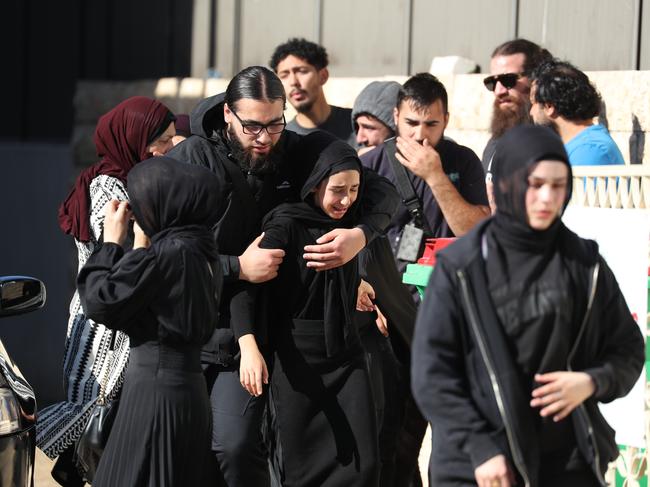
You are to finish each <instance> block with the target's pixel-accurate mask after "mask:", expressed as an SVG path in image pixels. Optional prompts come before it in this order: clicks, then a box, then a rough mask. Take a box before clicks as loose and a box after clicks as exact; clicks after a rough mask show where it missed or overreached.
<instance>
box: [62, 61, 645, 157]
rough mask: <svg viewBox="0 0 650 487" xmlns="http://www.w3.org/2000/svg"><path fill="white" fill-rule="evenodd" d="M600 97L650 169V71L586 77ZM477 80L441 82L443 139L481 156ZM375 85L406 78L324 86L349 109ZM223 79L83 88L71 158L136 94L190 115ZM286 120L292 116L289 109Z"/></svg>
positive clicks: (484, 131)
mask: <svg viewBox="0 0 650 487" xmlns="http://www.w3.org/2000/svg"><path fill="white" fill-rule="evenodd" d="M587 74H588V75H589V78H590V79H591V80H592V82H593V83H594V84H595V85H596V87H597V88H598V90H599V91H600V92H601V94H602V97H603V100H604V103H605V111H604V113H603V114H602V115H601V120H600V122H601V123H603V124H605V125H607V126H608V128H609V130H610V132H611V134H612V137H613V138H614V140H615V141H616V143H617V144H618V146H619V148H620V149H621V152H622V153H623V156H624V157H625V160H626V162H627V163H628V164H641V163H644V164H650V146H649V147H648V149H647V150H646V143H645V142H646V136H647V133H648V132H650V103H649V100H650V71H624V72H621V71H599V72H590V73H587ZM483 76H484V75H481V74H467V75H455V76H454V75H447V76H441V77H440V79H441V81H442V82H443V83H444V84H445V86H446V87H447V91H448V92H449V111H450V113H451V116H450V121H449V126H448V128H447V132H446V133H447V135H449V136H450V137H452V138H453V139H454V140H456V141H457V142H458V143H460V144H463V145H467V146H468V147H470V148H472V149H473V150H474V151H475V152H476V153H477V154H478V155H479V156H480V155H481V153H482V152H483V148H484V147H485V144H486V142H487V140H488V138H489V125H490V116H491V111H492V100H493V95H492V93H490V92H488V91H487V90H486V89H485V88H484V86H483V82H482V80H483ZM375 79H394V80H396V81H399V82H403V81H405V80H406V77H405V76H386V77H373V78H370V77H359V78H337V77H332V78H330V79H329V81H328V82H327V84H326V85H325V94H326V96H327V100H328V101H329V102H330V103H331V104H333V105H339V106H344V107H351V106H352V104H353V103H354V99H355V98H356V96H357V94H358V93H359V92H360V91H361V90H362V89H363V88H364V87H365V86H366V85H367V84H368V83H369V82H370V81H373V80H375ZM227 83H228V80H227V79H208V80H202V79H197V78H186V79H182V80H178V79H176V78H165V79H161V80H158V81H142V82H133V83H104V82H81V83H79V85H78V86H77V94H76V96H75V114H76V118H75V130H74V136H73V149H74V157H75V161H76V163H77V165H78V166H84V165H87V164H90V163H92V162H94V161H95V159H96V157H95V149H94V146H93V143H92V133H93V131H94V128H95V124H96V123H97V119H98V118H99V116H100V115H101V114H102V113H104V112H106V111H108V110H109V109H110V108H112V107H113V106H115V105H116V104H117V103H119V102H120V101H122V100H123V99H124V98H126V97H127V96H132V95H136V94H140V95H147V96H155V97H157V98H159V99H161V100H162V101H163V102H164V103H166V104H167V106H169V108H170V109H171V110H172V111H174V112H175V113H189V112H190V111H191V109H192V108H193V107H194V105H195V104H196V103H197V102H198V101H199V100H200V99H201V98H203V97H206V96H211V95H214V94H216V93H220V92H222V91H225V88H226V85H227ZM286 115H287V119H291V118H292V117H293V116H294V112H293V110H292V109H291V107H290V105H289V108H288V110H287V114H286Z"/></svg>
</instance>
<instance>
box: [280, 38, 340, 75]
mask: <svg viewBox="0 0 650 487" xmlns="http://www.w3.org/2000/svg"><path fill="white" fill-rule="evenodd" d="M287 56H296V57H298V58H300V59H304V60H305V61H307V62H308V63H309V64H311V65H312V66H313V67H314V68H316V70H317V71H320V70H321V69H323V68H326V67H327V65H328V63H329V59H328V58H327V51H326V50H325V48H324V47H323V46H319V45H318V44H316V43H315V42H311V41H308V40H307V39H298V38H295V37H294V38H293V39H289V40H288V41H287V42H285V43H284V44H280V45H279V46H278V47H276V48H275V51H273V55H272V56H271V60H270V61H269V66H271V69H272V70H273V71H275V72H277V71H278V64H280V62H281V61H282V60H283V59H284V58H286V57H287Z"/></svg>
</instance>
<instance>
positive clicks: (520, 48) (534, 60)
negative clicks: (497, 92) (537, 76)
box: [490, 39, 553, 76]
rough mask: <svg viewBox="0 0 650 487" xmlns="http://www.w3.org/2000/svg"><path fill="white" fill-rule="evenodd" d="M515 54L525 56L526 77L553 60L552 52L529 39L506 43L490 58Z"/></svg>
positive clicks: (495, 50)
mask: <svg viewBox="0 0 650 487" xmlns="http://www.w3.org/2000/svg"><path fill="white" fill-rule="evenodd" d="M514 54H523V55H524V58H525V59H524V68H523V69H524V72H523V73H522V74H523V75H524V76H530V74H531V73H532V72H533V69H535V68H536V67H537V66H539V65H540V64H542V63H544V62H546V61H550V60H551V59H553V55H552V54H551V53H550V52H548V51H547V50H546V49H544V48H543V47H541V46H539V45H537V44H535V43H534V42H531V41H529V40H528V39H513V40H511V41H507V42H504V43H503V44H501V45H499V46H497V47H496V48H495V49H494V51H493V52H492V56H490V57H491V58H494V57H496V56H512V55H514Z"/></svg>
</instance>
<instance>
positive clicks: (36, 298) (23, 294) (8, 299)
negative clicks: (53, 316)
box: [0, 276, 46, 316]
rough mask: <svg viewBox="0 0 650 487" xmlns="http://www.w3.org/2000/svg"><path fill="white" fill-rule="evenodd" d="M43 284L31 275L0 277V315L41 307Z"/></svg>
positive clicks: (14, 313) (24, 311)
mask: <svg viewBox="0 0 650 487" xmlns="http://www.w3.org/2000/svg"><path fill="white" fill-rule="evenodd" d="M45 296H46V292H45V284H43V282H41V281H39V280H38V279H35V278H33V277H24V276H3V277H0V316H12V315H18V314H22V313H28V312H30V311H34V310H37V309H39V308H42V307H43V305H44V304H45Z"/></svg>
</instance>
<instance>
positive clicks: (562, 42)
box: [192, 0, 650, 77]
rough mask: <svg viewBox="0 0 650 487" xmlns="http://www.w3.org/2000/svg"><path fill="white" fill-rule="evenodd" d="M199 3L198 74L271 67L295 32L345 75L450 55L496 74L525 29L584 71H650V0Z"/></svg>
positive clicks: (407, 68) (422, 64)
mask: <svg viewBox="0 0 650 487" xmlns="http://www.w3.org/2000/svg"><path fill="white" fill-rule="evenodd" d="M644 3H645V8H643V6H644V5H643V4H644ZM211 6H212V7H214V9H215V11H214V12H211V8H212V7H211ZM194 9H195V12H194V33H193V44H192V60H193V61H192V62H193V66H192V75H193V76H196V77H205V76H207V73H208V68H213V71H214V72H216V73H218V75H219V76H222V77H230V76H232V75H233V74H234V73H236V72H237V71H239V70H240V69H241V68H243V67H246V66H249V65H253V64H261V65H266V63H267V62H268V60H269V58H270V56H271V53H272V52H273V49H274V48H275V46H277V45H278V44H280V43H282V42H284V41H286V40H287V39H288V38H290V37H305V38H307V39H309V40H312V41H315V42H319V43H321V44H322V45H324V46H325V47H326V48H327V51H328V54H329V56H330V71H331V73H332V75H333V76H338V77H350V76H355V77H359V76H390V75H392V76H395V75H408V74H412V73H415V72H418V71H427V70H428V69H429V66H430V65H431V60H432V59H433V57H434V56H450V55H456V56H462V57H465V58H469V59H472V60H474V61H475V62H476V63H477V64H478V65H479V66H480V68H481V72H486V71H488V69H489V60H490V54H491V53H492V51H493V49H494V48H495V47H496V46H497V45H498V44H500V43H502V42H504V41H507V40H509V39H512V38H514V37H516V36H521V37H526V38H529V39H530V40H532V41H535V42H538V43H541V44H542V45H544V46H545V47H547V48H548V49H549V50H550V51H551V52H552V53H553V54H555V55H556V56H559V57H561V58H564V59H567V60H569V61H571V62H573V63H574V64H576V65H577V66H578V67H580V68H581V69H583V70H590V71H608V70H630V69H637V67H640V68H641V69H650V0H571V1H566V0H491V1H489V2H487V1H485V0H455V1H453V2H451V1H445V0H354V1H349V0H194ZM212 14H213V15H212ZM211 22H213V28H212V29H211V27H210V23H211ZM212 31H213V32H214V39H211V37H210V33H211V32H212ZM211 44H212V45H213V46H214V56H213V57H214V59H209V51H210V45H211Z"/></svg>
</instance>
